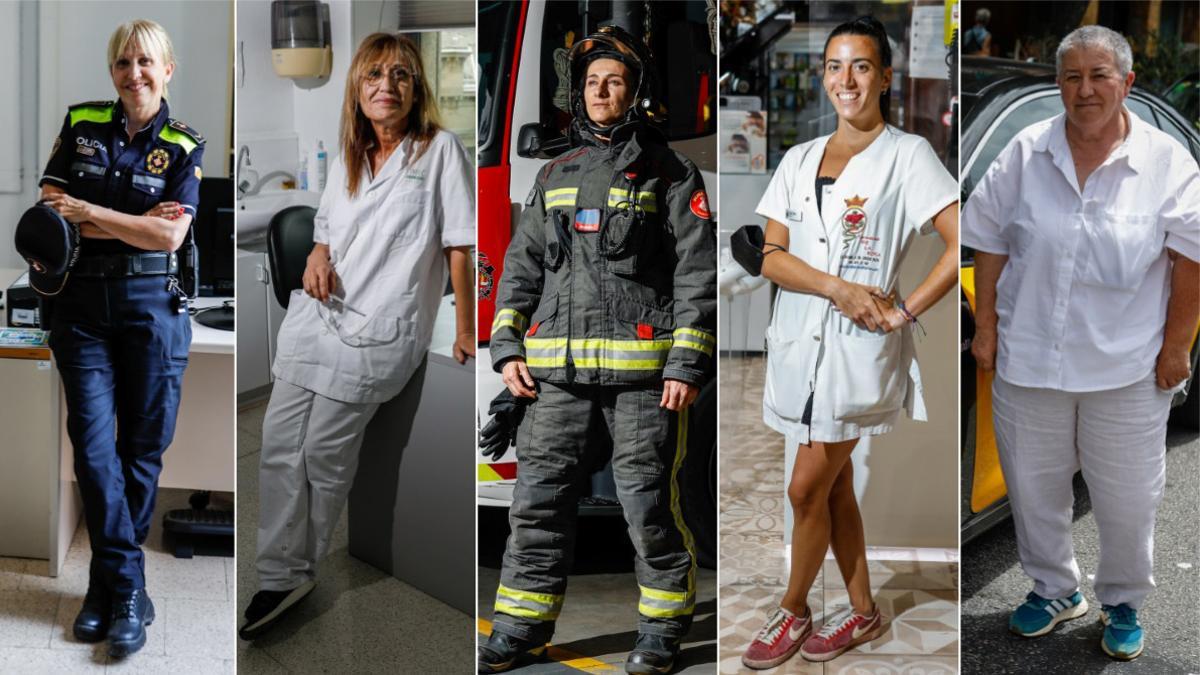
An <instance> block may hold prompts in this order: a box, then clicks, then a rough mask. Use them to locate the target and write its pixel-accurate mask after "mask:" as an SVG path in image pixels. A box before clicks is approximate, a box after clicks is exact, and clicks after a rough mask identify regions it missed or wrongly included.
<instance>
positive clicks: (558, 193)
mask: <svg viewBox="0 0 1200 675" xmlns="http://www.w3.org/2000/svg"><path fill="white" fill-rule="evenodd" d="M578 194H579V188H559V189H557V190H547V191H546V208H551V207H554V206H567V207H570V206H575V197H576V195H578Z"/></svg>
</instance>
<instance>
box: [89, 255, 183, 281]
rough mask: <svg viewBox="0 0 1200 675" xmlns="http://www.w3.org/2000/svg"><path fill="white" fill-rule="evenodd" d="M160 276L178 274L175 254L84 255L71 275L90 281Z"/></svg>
mask: <svg viewBox="0 0 1200 675" xmlns="http://www.w3.org/2000/svg"><path fill="white" fill-rule="evenodd" d="M156 274H157V275H162V274H171V275H177V274H179V257H178V256H177V255H176V254H175V253H167V252H165V251H158V252H154V253H112V254H107V255H84V256H80V257H79V260H78V261H76V263H75V267H74V268H73V269H72V270H71V275H72V276H75V277H83V278H91V279H120V278H124V277H141V276H151V275H156Z"/></svg>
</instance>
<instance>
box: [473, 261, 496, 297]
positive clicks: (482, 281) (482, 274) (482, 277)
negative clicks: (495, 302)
mask: <svg viewBox="0 0 1200 675" xmlns="http://www.w3.org/2000/svg"><path fill="white" fill-rule="evenodd" d="M477 264H478V266H479V299H480V300H487V299H488V298H490V297H492V289H493V288H495V286H496V268H495V267H494V266H492V262H491V261H490V260H488V257H487V254H486V253H484V252H483V251H480V252H479V261H478V263H477Z"/></svg>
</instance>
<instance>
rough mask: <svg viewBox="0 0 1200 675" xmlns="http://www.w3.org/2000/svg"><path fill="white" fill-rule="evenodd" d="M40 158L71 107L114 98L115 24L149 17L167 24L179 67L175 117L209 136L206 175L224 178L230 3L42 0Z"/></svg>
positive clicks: (227, 136)
mask: <svg viewBox="0 0 1200 675" xmlns="http://www.w3.org/2000/svg"><path fill="white" fill-rule="evenodd" d="M39 10H40V12H41V17H40V21H39V36H40V38H41V44H40V49H39V55H40V62H39V71H40V72H39V74H38V82H39V83H40V85H41V92H40V93H39V96H38V100H39V109H38V122H39V125H38V126H39V132H38V133H39V138H44V139H45V142H44V143H43V144H42V145H41V146H40V147H39V149H40V152H39V155H38V156H39V161H40V163H41V164H42V165H44V164H45V162H46V159H47V156H48V154H49V151H50V145H51V137H52V136H53V135H54V134H55V133H56V132H57V131H58V129H59V127H60V125H61V124H62V119H63V115H64V114H66V110H67V106H69V105H72V104H75V103H80V102H82V101H94V100H112V99H114V98H116V92H115V91H114V90H113V85H112V80H111V79H110V77H109V74H108V68H107V57H106V53H107V48H108V38H109V36H110V35H111V34H112V31H113V29H114V28H116V26H117V24H118V23H120V22H122V21H128V20H130V19H138V18H142V19H151V20H153V21H157V22H158V23H159V24H161V25H162V27H163V28H165V29H166V31H167V33H168V34H169V35H170V36H171V41H172V43H173V44H174V46H175V60H176V62H177V66H176V68H175V74H174V76H173V79H172V81H171V83H170V85H168V86H169V91H170V98H169V102H170V105H171V116H172V117H175V118H176V119H179V120H182V121H183V122H185V123H186V124H188V125H189V126H191V127H192V128H194V129H196V130H197V131H199V132H200V133H201V134H204V136H205V138H206V139H208V143H207V148H206V150H205V154H204V173H205V174H206V175H209V176H227V175H229V172H228V165H229V160H228V155H227V154H226V153H227V151H228V148H229V147H230V144H231V137H230V136H231V132H232V129H231V128H230V118H231V117H232V115H231V110H232V103H231V102H230V100H229V92H230V81H229V78H230V72H231V70H232V68H231V64H230V63H229V58H230V44H231V40H232V37H231V35H230V28H231V25H232V21H231V20H230V19H231V16H232V13H233V2H232V0H213V1H210V2H153V3H149V2H136V1H129V0H125V1H112V2H83V1H78V0H74V1H66V2H44V3H40V4H39Z"/></svg>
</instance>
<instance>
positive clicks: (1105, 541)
mask: <svg viewBox="0 0 1200 675" xmlns="http://www.w3.org/2000/svg"><path fill="white" fill-rule="evenodd" d="M1170 401H1171V395H1170V394H1169V393H1167V392H1163V391H1161V390H1159V389H1158V387H1157V386H1156V385H1155V383H1154V376H1153V374H1151V376H1150V377H1149V378H1147V379H1143V380H1141V381H1140V382H1137V383H1134V384H1131V385H1129V386H1127V387H1121V388H1120V389H1109V390H1105V391H1094V392H1083V393H1074V392H1067V391H1059V390H1057V389H1033V388H1029V387H1019V386H1016V385H1014V384H1010V383H1008V382H1005V381H1004V380H1002V379H1000V378H999V377H996V378H995V381H994V383H993V385H992V416H993V420H994V422H995V431H996V444H997V445H998V446H999V450H1000V464H1001V466H1002V468H1003V469H1004V480H1005V482H1006V483H1007V484H1008V497H1009V499H1010V501H1011V502H1012V510H1013V521H1014V522H1015V523H1016V531H1017V548H1018V553H1019V554H1020V557H1021V567H1022V568H1023V569H1024V570H1025V573H1026V574H1028V575H1029V576H1030V577H1033V580H1034V587H1033V590H1034V592H1035V593H1037V594H1038V595H1040V596H1042V597H1045V598H1061V597H1063V596H1067V595H1070V594H1072V593H1074V592H1075V591H1076V590H1078V589H1079V566H1078V565H1077V564H1076V563H1075V549H1074V546H1073V545H1072V542H1071V521H1072V506H1073V493H1072V487H1071V482H1072V478H1073V477H1074V475H1075V472H1076V471H1078V470H1081V469H1082V471H1083V478H1084V480H1085V481H1086V482H1087V487H1088V494H1089V496H1090V497H1091V502H1092V512H1093V513H1094V514H1095V515H1096V527H1097V528H1098V529H1099V531H1100V566H1099V567H1098V568H1097V570H1096V577H1095V582H1094V587H1095V590H1096V597H1097V598H1098V599H1099V600H1100V602H1101V603H1102V604H1105V605H1118V604H1121V603H1126V604H1128V605H1130V606H1131V607H1133V608H1135V609H1136V608H1138V607H1140V606H1141V605H1142V603H1143V602H1144V601H1145V599H1146V596H1148V595H1149V594H1150V591H1151V590H1153V589H1154V514H1155V511H1156V509H1157V508H1158V504H1159V502H1160V501H1162V495H1163V484H1164V483H1165V481H1166V434H1167V415H1168V413H1169V412H1170Z"/></svg>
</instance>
